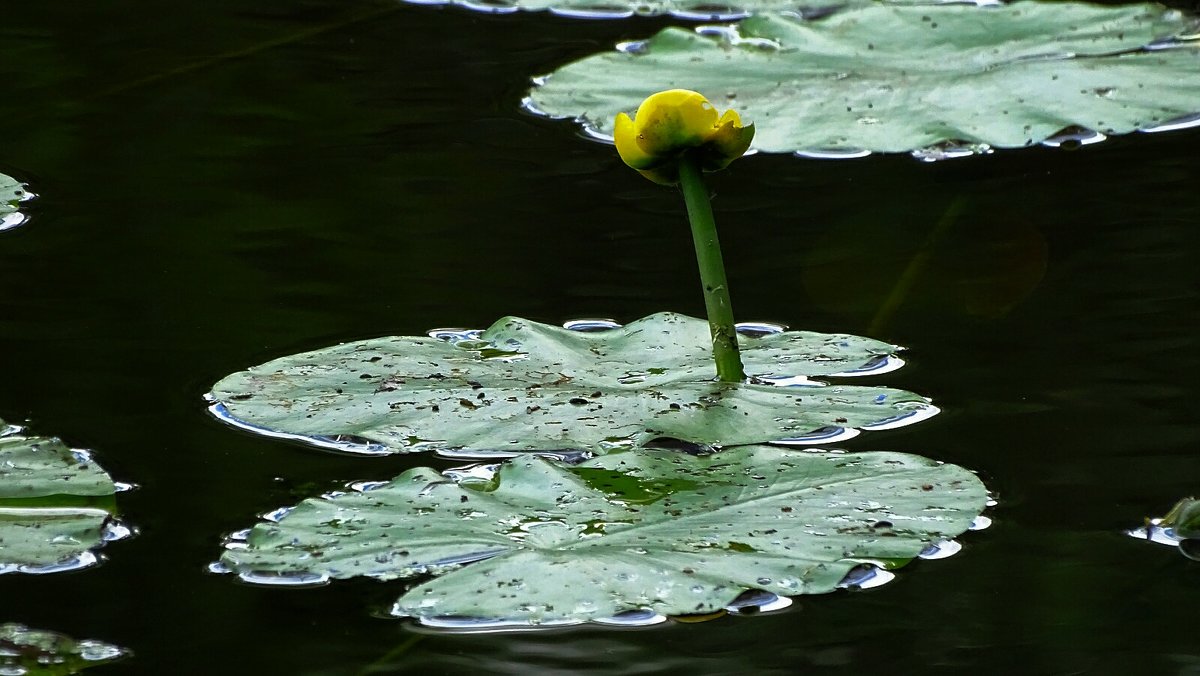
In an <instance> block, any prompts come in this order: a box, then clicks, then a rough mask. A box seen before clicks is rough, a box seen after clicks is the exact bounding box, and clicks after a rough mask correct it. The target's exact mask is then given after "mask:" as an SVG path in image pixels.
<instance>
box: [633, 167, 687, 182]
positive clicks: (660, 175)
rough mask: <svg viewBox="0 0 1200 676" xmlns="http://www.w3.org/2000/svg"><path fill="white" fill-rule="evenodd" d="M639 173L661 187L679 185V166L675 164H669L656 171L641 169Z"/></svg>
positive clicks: (655, 169) (657, 168)
mask: <svg viewBox="0 0 1200 676" xmlns="http://www.w3.org/2000/svg"><path fill="white" fill-rule="evenodd" d="M638 173H639V174H641V175H642V176H645V177H646V178H648V179H650V180H651V181H654V182H655V183H657V184H659V185H675V184H677V183H679V165H678V164H675V163H674V162H668V163H667V164H664V165H662V166H660V167H656V168H654V169H639V170H638Z"/></svg>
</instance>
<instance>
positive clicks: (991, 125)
mask: <svg viewBox="0 0 1200 676" xmlns="http://www.w3.org/2000/svg"><path fill="white" fill-rule="evenodd" d="M1198 36H1200V32H1198V31H1197V21H1196V20H1195V19H1193V18H1189V17H1187V16H1185V15H1183V14H1181V13H1180V12H1178V11H1173V10H1167V9H1166V8H1164V7H1162V6H1161V5H1157V4H1139V5H1126V6H1119V7H1104V6H1099V5H1090V4H1084V3H1075V2H1017V3H1013V4H1010V5H1003V6H998V7H974V6H962V5H955V6H913V7H910V6H892V5H884V4H876V5H872V6H868V7H862V8H856V9H847V10H844V11H841V12H836V13H833V14H832V15H830V16H827V17H824V18H821V19H817V20H801V19H797V18H790V17H787V16H782V15H767V14H764V15H758V16H753V17H751V18H749V19H747V20H745V21H743V22H742V23H740V24H738V25H737V26H736V27H730V28H727V29H712V28H702V29H698V30H697V31H691V30H685V29H681V28H667V29H665V30H663V31H662V32H660V33H659V34H658V35H656V36H654V37H653V38H651V39H649V40H647V41H646V42H644V43H638V44H637V46H636V48H626V49H624V50H621V51H618V52H613V53H609V54H600V55H596V56H591V57H587V58H585V59H583V60H581V61H578V62H576V63H573V64H569V65H567V66H564V67H563V68H560V69H559V70H558V71H556V72H555V73H553V74H552V75H550V76H549V77H548V78H545V79H544V81H543V82H542V83H541V84H540V86H537V87H535V88H534V89H533V91H532V92H531V95H530V104H531V106H532V108H534V109H535V110H539V111H542V112H544V113H546V114H548V115H552V116H556V117H575V118H578V119H580V120H581V121H582V122H583V123H584V124H586V125H587V126H588V127H590V128H591V129H592V130H593V131H595V132H597V133H598V134H601V135H609V136H611V134H612V120H613V118H614V116H615V115H616V114H617V113H620V112H629V111H632V110H633V109H634V108H636V107H637V105H638V103H639V102H640V101H641V100H642V99H644V98H645V97H646V95H647V94H649V93H651V92H654V91H658V90H660V89H666V88H670V87H677V86H681V85H682V84H686V86H687V87H688V88H690V89H695V90H696V91H699V92H700V93H702V94H704V95H705V96H706V97H708V99H709V100H711V101H713V102H714V104H715V105H718V106H722V107H723V106H736V107H737V109H738V110H739V111H740V112H741V113H742V115H743V118H745V119H746V121H747V122H753V123H754V126H755V128H756V130H757V133H756V135H755V138H754V144H753V145H754V147H755V148H758V149H759V150H764V151H767V152H820V151H827V150H842V151H849V150H865V151H878V152H907V151H914V150H918V149H924V148H929V147H932V146H935V145H938V144H947V143H950V144H963V145H971V144H983V145H984V146H995V147H1001V148H1012V147H1021V146H1028V145H1032V144H1035V143H1039V142H1042V141H1044V140H1046V139H1047V138H1049V137H1051V136H1053V135H1054V134H1056V133H1058V132H1059V131H1061V130H1063V129H1064V128H1069V127H1074V126H1078V127H1085V128H1087V129H1091V130H1094V131H1096V132H1101V133H1103V134H1124V133H1128V132H1131V131H1135V130H1139V129H1148V128H1153V127H1156V126H1160V125H1164V124H1166V123H1168V122H1171V121H1173V120H1176V119H1178V118H1181V117H1184V116H1189V115H1192V114H1195V113H1200V49H1198V48H1197V39H1198Z"/></svg>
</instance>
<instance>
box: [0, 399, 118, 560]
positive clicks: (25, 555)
mask: <svg viewBox="0 0 1200 676" xmlns="http://www.w3.org/2000/svg"><path fill="white" fill-rule="evenodd" d="M0 429H3V430H4V432H5V433H4V434H0V574H2V573H11V572H23V573H48V572H59V571H64V570H76V569H79V568H84V567H87V566H90V565H92V564H94V563H96V561H97V558H96V555H95V554H94V553H93V552H92V551H91V550H93V549H95V548H98V547H100V546H102V545H103V544H104V543H105V542H107V541H110V540H113V539H117V538H119V537H122V536H123V535H126V534H128V532H129V531H128V529H126V528H125V527H124V526H123V525H121V524H120V523H118V522H117V521H116V520H115V519H114V517H113V514H112V509H113V508H112V500H111V497H112V496H113V494H115V493H116V491H117V486H116V484H114V483H113V480H112V479H111V478H110V477H109V476H108V474H107V473H106V472H105V471H104V470H103V469H101V468H100V466H99V465H97V464H96V462H95V461H94V460H93V459H92V457H91V455H89V454H88V453H87V452H86V451H79V450H75V449H71V448H69V447H67V446H66V445H65V444H63V442H62V441H60V440H58V439H54V438H49V437H30V436H24V435H22V434H20V433H19V429H18V428H15V427H6V426H5V425H4V423H3V421H0Z"/></svg>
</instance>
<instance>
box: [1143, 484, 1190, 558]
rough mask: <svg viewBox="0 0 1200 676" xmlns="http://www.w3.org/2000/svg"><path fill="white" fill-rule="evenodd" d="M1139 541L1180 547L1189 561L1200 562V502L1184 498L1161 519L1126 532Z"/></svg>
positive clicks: (1148, 520) (1147, 521)
mask: <svg viewBox="0 0 1200 676" xmlns="http://www.w3.org/2000/svg"><path fill="white" fill-rule="evenodd" d="M1125 534H1126V535H1129V536H1130V537H1134V538H1137V539H1139V540H1147V541H1149V542H1157V543H1158V544H1160V545H1169V546H1171V547H1178V548H1179V552H1180V553H1181V554H1183V555H1184V556H1186V557H1187V558H1189V559H1193V560H1196V561H1200V500H1197V499H1196V498H1194V497H1187V498H1183V499H1182V500H1180V501H1179V502H1177V503H1175V506H1174V507H1172V508H1171V511H1169V512H1167V514H1166V515H1165V516H1163V517H1162V518H1160V519H1146V520H1145V523H1144V524H1143V525H1142V527H1141V528H1135V529H1132V530H1128V531H1125Z"/></svg>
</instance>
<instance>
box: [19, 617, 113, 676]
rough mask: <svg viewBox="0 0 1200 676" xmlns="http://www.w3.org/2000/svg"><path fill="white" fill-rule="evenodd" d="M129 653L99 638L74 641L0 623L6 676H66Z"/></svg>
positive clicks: (21, 625)
mask: <svg viewBox="0 0 1200 676" xmlns="http://www.w3.org/2000/svg"><path fill="white" fill-rule="evenodd" d="M129 654H130V653H129V651H128V650H126V649H124V648H121V647H118V646H114V645H110V644H108V643H103V642H101V641H94V640H91V639H83V640H78V641H77V640H75V639H73V638H71V637H69V636H66V635H64V634H59V633H57V632H53V631H45V630H42V629H30V628H29V627H26V626H25V625H23V624H16V623H8V624H0V673H2V674H5V675H6V676H65V675H66V674H76V673H79V672H80V671H83V670H84V669H87V668H89V667H94V666H97V665H100V664H105V663H108V662H113V661H115V660H119V659H121V658H123V657H128V656H129Z"/></svg>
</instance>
